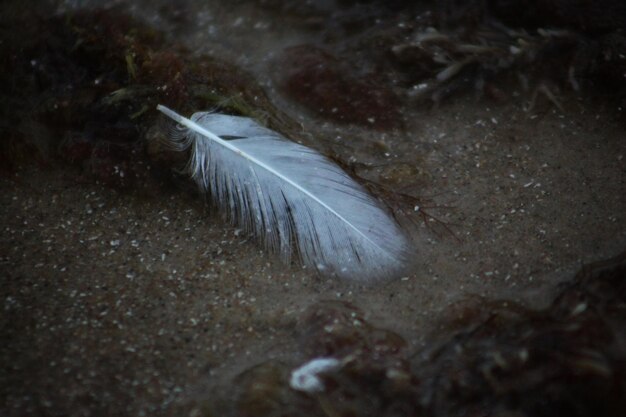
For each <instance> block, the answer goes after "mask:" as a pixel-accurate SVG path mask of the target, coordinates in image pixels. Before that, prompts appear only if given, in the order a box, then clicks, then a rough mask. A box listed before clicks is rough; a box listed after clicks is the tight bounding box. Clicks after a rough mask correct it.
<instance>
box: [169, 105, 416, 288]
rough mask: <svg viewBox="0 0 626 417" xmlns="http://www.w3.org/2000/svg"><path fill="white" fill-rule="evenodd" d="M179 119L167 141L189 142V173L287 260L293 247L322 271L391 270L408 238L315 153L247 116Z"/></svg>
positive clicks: (348, 275) (364, 273)
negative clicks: (177, 128) (176, 128)
mask: <svg viewBox="0 0 626 417" xmlns="http://www.w3.org/2000/svg"><path fill="white" fill-rule="evenodd" d="M157 109H158V110H160V111H161V112H163V113H164V114H165V115H167V116H168V117H170V118H171V119H173V120H175V121H176V122H178V123H179V124H180V125H183V126H184V128H181V127H179V129H182V130H179V131H178V132H177V133H174V134H172V135H171V136H170V137H169V139H168V143H169V145H170V146H171V147H172V148H173V149H175V150H178V151H184V150H186V149H188V148H189V147H191V156H190V161H189V164H188V166H187V170H188V173H189V174H190V175H191V177H192V178H193V179H194V181H195V182H196V183H197V184H198V186H199V187H200V189H201V190H202V191H204V192H208V193H209V194H210V196H211V198H212V199H213V201H214V202H215V203H216V205H217V206H218V207H219V208H220V209H222V210H225V211H226V212H227V213H228V214H229V216H230V217H231V218H232V220H233V221H234V222H235V223H236V224H237V225H238V226H239V227H242V228H244V229H245V230H246V231H248V232H252V233H254V235H256V236H257V238H259V240H261V241H262V242H263V243H264V245H265V247H266V248H267V249H268V250H269V251H271V252H275V253H278V254H279V255H280V257H281V258H282V259H283V260H285V261H287V262H289V260H290V259H291V256H292V254H293V253H297V254H299V256H300V258H301V261H302V262H303V263H304V264H305V265H307V266H309V267H312V268H315V269H317V270H318V271H319V272H321V273H323V274H324V275H327V274H328V275H336V276H339V277H341V278H344V279H349V280H355V281H370V280H373V279H378V278H384V277H389V276H393V275H395V274H397V273H399V271H400V270H401V269H402V268H403V266H404V265H405V263H406V259H407V251H408V248H409V246H410V245H409V243H408V241H407V239H406V237H405V236H404V234H403V233H402V231H401V230H400V229H399V227H398V225H397V224H396V222H395V221H394V220H393V219H392V218H391V217H390V216H389V215H388V214H387V212H386V211H384V210H383V209H382V208H381V206H380V204H379V203H378V202H377V201H376V200H375V199H374V198H373V197H372V196H371V195H369V194H368V193H367V191H366V190H365V189H364V188H363V187H362V186H361V185H359V184H358V183H356V182H355V181H354V180H353V179H351V178H350V177H349V176H348V175H347V174H346V173H345V172H344V171H343V170H342V169H341V168H340V167H339V166H337V165H336V164H335V163H333V162H332V161H330V160H329V159H328V158H326V157H324V156H323V155H321V154H320V153H318V152H316V151H314V150H312V149H310V148H307V147H305V146H302V145H299V144H297V143H294V142H291V141H289V140H287V139H285V138H284V137H283V136H281V135H280V134H279V133H277V132H275V131H272V130H270V129H268V128H266V127H263V126H261V125H260V124H258V123H257V122H255V121H254V120H252V119H249V118H246V117H239V116H229V115H224V114H218V113H212V112H199V113H195V114H194V115H193V116H192V117H191V120H190V119H187V118H185V117H182V116H181V115H179V114H177V113H176V112H174V111H172V110H170V109H169V108H167V107H165V106H161V105H159V106H158V107H157Z"/></svg>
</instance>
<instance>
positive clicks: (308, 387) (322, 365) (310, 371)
mask: <svg viewBox="0 0 626 417" xmlns="http://www.w3.org/2000/svg"><path fill="white" fill-rule="evenodd" d="M340 365H341V362H340V361H339V360H337V359H335V358H317V359H313V360H311V361H309V362H307V363H305V364H304V365H302V366H301V367H299V368H298V369H296V370H294V371H293V372H292V373H291V380H290V381H289V385H290V386H291V388H293V389H295V390H298V391H304V392H321V391H324V384H323V383H322V381H321V380H320V379H319V377H318V375H319V374H321V373H324V372H329V371H333V370H335V369H337V368H338V367H339V366H340Z"/></svg>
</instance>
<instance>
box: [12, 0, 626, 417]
mask: <svg viewBox="0 0 626 417" xmlns="http://www.w3.org/2000/svg"><path fill="white" fill-rule="evenodd" d="M333 3H334V2H331V1H329V2H320V3H318V4H317V5H300V6H298V5H297V4H296V3H295V2H294V4H291V3H288V2H287V3H281V2H277V3H272V2H231V3H229V4H228V6H224V5H223V2H192V1H190V2H185V3H184V4H183V5H182V6H180V8H174V7H173V6H169V3H168V2H162V3H159V4H155V3H154V2H146V4H144V3H142V2H136V3H133V4H126V3H124V2H111V4H112V5H116V7H121V8H122V10H124V11H127V12H129V13H131V14H133V15H134V16H136V17H137V18H139V19H141V20H144V21H146V22H148V23H149V24H150V25H152V26H154V27H155V28H156V29H157V30H158V31H163V32H164V33H165V36H166V38H167V39H168V41H169V42H174V43H178V44H181V45H184V46H185V47H187V48H188V49H189V50H191V51H193V52H192V55H194V54H197V55H210V56H211V57H213V58H214V59H216V60H219V61H226V62H230V63H234V64H235V65H236V66H237V67H239V68H242V69H243V70H245V71H247V72H249V73H250V74H251V75H252V78H253V79H254V80H255V81H256V82H257V83H258V84H259V85H260V86H261V88H262V89H263V91H264V92H265V93H266V94H267V96H268V97H269V100H270V102H271V103H272V104H273V105H274V106H275V107H276V108H277V109H278V110H279V111H280V112H282V113H284V114H285V115H287V117H289V118H291V119H293V120H295V121H296V122H297V123H298V124H299V126H300V127H299V131H298V132H299V133H298V139H300V140H303V141H305V142H306V143H307V144H308V145H310V146H313V147H314V148H317V149H319V150H320V151H323V152H325V153H327V154H329V155H332V156H334V157H336V158H338V159H340V160H341V161H343V162H344V163H346V164H352V166H353V167H355V172H356V173H357V174H358V175H359V176H360V177H363V178H365V179H368V180H371V181H375V182H377V183H379V184H381V185H382V186H383V187H385V188H386V189H388V190H395V191H402V192H404V193H408V194H410V195H413V196H415V197H416V198H417V200H416V201H418V202H419V203H418V205H419V210H417V212H416V213H415V214H414V216H413V217H414V220H416V222H415V225H414V226H411V227H408V226H407V232H408V233H409V234H410V236H411V238H412V239H413V241H414V243H415V264H414V265H413V266H412V268H411V270H410V273H408V274H407V275H406V276H405V277H402V278H401V279H397V280H393V281H390V282H387V283H383V284H378V285H374V286H370V285H353V284H347V283H344V282H338V281H335V280H333V279H328V278H324V277H319V276H317V275H315V274H313V273H312V272H310V271H307V270H305V269H302V268H301V267H299V266H298V265H292V266H285V265H283V264H281V263H280V262H279V261H277V260H275V259H273V258H272V257H269V256H267V255H266V254H265V253H263V252H262V251H261V250H260V249H259V247H258V246H257V245H256V244H255V243H254V242H253V240H251V239H250V238H249V237H247V236H245V235H244V234H242V233H241V231H240V230H238V229H236V228H234V227H232V226H229V225H228V224H227V223H225V222H224V221H223V220H222V219H221V218H220V216H218V215H215V214H209V213H207V211H208V210H207V207H206V206H205V204H204V203H203V201H202V199H201V198H199V197H198V196H196V195H194V194H193V193H189V192H188V191H187V190H186V189H178V188H175V187H172V186H171V184H168V183H165V184H164V183H163V182H162V181H157V180H155V179H147V180H145V184H142V186H141V187H138V188H137V189H131V190H130V191H119V190H115V189H111V188H110V187H107V186H103V185H102V184H98V183H93V181H89V180H87V181H77V180H76V178H77V174H76V169H75V168H68V167H67V166H64V165H55V164H53V167H47V168H45V169H44V168H41V169H40V168H37V167H32V166H31V167H26V168H22V169H19V170H17V172H15V173H12V174H10V175H8V176H4V177H2V179H1V182H0V187H1V189H2V192H1V193H0V195H1V197H0V200H1V205H0V207H1V212H0V215H1V217H2V219H4V220H3V222H2V230H3V237H2V241H1V244H2V263H1V265H0V269H1V270H2V272H1V274H2V276H4V277H5V278H3V286H2V297H3V299H4V311H5V314H6V315H4V317H5V319H4V320H3V326H2V327H3V333H5V336H6V337H5V339H6V340H11V343H10V344H8V345H6V346H5V347H4V348H3V349H2V361H3V363H5V364H7V366H5V369H7V372H6V373H5V375H4V376H3V382H2V385H3V386H4V388H3V391H4V393H3V396H5V398H6V399H7V401H6V403H5V404H6V405H4V406H3V407H4V408H1V409H0V410H3V413H5V414H6V415H24V414H35V413H37V414H39V415H47V414H50V415H52V414H55V415H58V414H64V413H67V414H73V415H100V414H102V415H104V414H106V413H113V414H120V413H121V414H125V415H142V414H143V415H145V414H150V415H152V414H167V413H168V412H169V410H171V409H172V407H173V404H179V405H180V404H183V405H184V406H187V405H188V404H189V403H191V404H195V403H196V402H203V401H207V399H206V398H207V396H209V397H210V396H211V395H212V394H211V393H212V392H213V390H216V392H219V393H220V395H221V396H222V397H226V398H227V397H228V393H229V392H230V389H231V388H230V387H232V386H234V384H236V382H233V381H234V380H233V378H234V376H236V375H238V374H240V373H241V372H243V371H244V370H246V369H249V368H250V367H251V366H253V365H256V364H259V363H262V362H265V361H267V360H269V359H278V360H280V361H282V362H284V363H287V364H288V365H289V366H292V367H293V368H296V367H297V366H299V365H300V364H301V363H303V362H304V361H305V360H306V359H308V358H307V357H306V354H304V353H303V352H302V351H301V350H300V347H299V345H298V343H299V342H298V338H299V337H300V336H298V335H299V334H300V333H301V332H302V325H303V319H302V316H303V312H304V311H305V310H306V309H307V308H308V307H310V306H312V305H316V304H317V303H319V302H321V301H323V300H341V301H346V302H349V303H351V304H352V305H354V306H356V307H357V308H359V309H360V310H361V311H362V312H363V315H364V319H365V320H367V321H368V322H369V323H372V324H373V325H374V326H376V327H379V328H384V329H388V330H391V331H393V332H396V333H397V334H398V335H400V336H401V337H402V338H403V339H404V340H405V341H406V342H407V343H408V347H407V350H409V351H419V350H420V349H422V348H424V347H428V346H431V345H432V344H433V343H434V341H435V340H440V339H441V338H444V337H445V335H446V333H445V331H444V333H439V332H438V331H439V329H440V328H441V327H440V326H441V321H442V320H443V319H446V318H449V314H451V313H450V311H451V309H450V307H451V306H455V305H457V303H458V302H460V301H462V300H465V299H466V298H468V297H472V296H476V295H478V296H481V297H484V299H486V300H499V299H504V298H506V299H510V300H513V301H515V302H518V303H520V304H522V305H526V306H530V307H543V306H545V305H547V303H548V302H549V301H550V300H552V298H553V296H554V294H555V288H556V284H558V283H559V282H562V281H565V280H568V279H570V278H571V277H572V276H573V275H574V273H575V272H576V271H577V270H578V269H579V268H580V267H581V265H583V264H585V263H588V262H592V261H597V260H601V259H606V258H609V257H612V256H615V255H616V254H618V253H620V252H621V251H623V249H624V247H625V244H626V227H625V226H626V218H625V217H624V213H626V210H625V209H626V201H625V197H624V196H625V195H626V187H625V177H624V155H625V154H626V142H625V141H624V133H623V126H622V125H621V124H620V122H619V121H618V119H617V116H616V111H615V109H613V108H609V107H607V106H605V105H598V104H596V103H594V102H592V101H589V100H582V99H579V98H577V97H575V96H574V95H573V94H570V93H567V92H564V93H563V99H562V102H563V103H564V105H563V110H562V111H561V110H559V109H558V108H556V107H555V106H552V105H550V103H549V102H548V103H544V104H545V105H542V106H537V108H535V109H533V110H531V111H528V110H527V99H526V98H525V96H524V95H523V91H522V89H521V88H520V86H519V85H516V84H512V85H510V86H508V87H510V89H512V90H516V89H519V90H520V94H519V95H516V97H518V99H513V100H509V101H505V102H493V101H489V100H487V99H485V98H483V99H474V98H473V97H467V96H461V97H459V98H457V99H455V100H451V101H449V102H445V103H444V104H442V105H440V106H438V107H437V108H436V109H430V108H424V106H418V105H415V104H413V103H411V102H410V100H407V99H402V100H400V101H399V104H398V106H397V114H398V118H399V122H398V124H397V125H393V124H392V125H391V126H387V125H384V126H376V122H372V123H371V125H370V124H368V123H369V122H368V119H369V118H370V116H369V115H368V114H366V115H365V116H364V118H362V119H359V118H358V117H357V118H355V119H354V120H356V122H355V121H354V120H353V121H352V123H344V122H343V121H342V120H341V119H337V118H334V116H333V112H332V109H331V110H328V109H326V110H327V111H321V112H318V111H317V109H316V108H313V107H312V105H311V103H313V105H318V104H319V103H320V101H315V100H313V101H310V100H309V101H307V97H302V96H300V97H299V98H300V99H303V101H302V100H299V99H298V96H297V94H296V95H294V94H290V93H289V89H284V88H282V87H281V86H280V83H281V81H282V80H281V77H282V76H286V74H285V72H284V70H285V67H284V66H283V67H281V65H284V61H283V58H282V57H283V54H284V53H285V49H286V48H289V47H292V46H295V45H300V44H308V45H314V46H315V47H319V48H323V49H324V50H325V51H329V53H331V54H333V55H334V56H335V57H337V60H338V61H339V62H340V64H338V65H339V68H340V69H341V70H342V71H343V70H346V69H348V70H350V71H353V73H352V74H350V73H349V74H348V76H350V77H354V78H350V79H352V80H354V79H356V80H360V79H361V76H362V75H363V73H367V72H368V71H369V70H370V69H369V68H368V67H367V65H370V66H371V68H374V67H375V66H376V63H375V62H374V63H372V62H369V63H367V57H366V56H362V55H359V54H358V53H355V52H354V51H352V50H350V47H351V46H353V45H355V44H358V43H359V41H362V42H365V43H367V42H371V38H370V37H369V33H370V31H368V30H365V29H363V28H361V27H359V26H358V25H357V29H354V32H349V31H347V29H333V19H335V20H337V19H339V20H341V18H345V14H347V13H363V14H364V15H366V12H369V11H370V10H372V9H371V7H373V8H374V10H375V9H376V7H382V6H376V5H374V6H371V7H370V6H368V7H365V6H363V8H362V9H361V8H356V9H343V10H342V9H341V8H339V9H336V8H335V7H333ZM272 4H277V5H275V6H272ZM284 5H287V6H284ZM76 6H77V5H76V4H75V2H63V3H61V5H60V6H59V10H65V9H67V8H73V7H76ZM78 6H80V7H101V6H102V3H101V2H94V3H89V2H87V3H81V4H79V5H78ZM337 10H339V12H337ZM381 13H382V12H381ZM393 13H395V12H394V11H386V10H385V11H384V13H382V15H383V16H385V19H386V20H385V19H381V20H382V21H383V22H382V23H380V25H381V27H383V26H385V25H387V26H389V25H390V23H389V22H394V24H400V23H403V21H402V16H401V15H398V16H395V15H394V14H393ZM337 14H339V15H337ZM390 16H391V17H390ZM394 16H395V17H394ZM394 19H396V20H394ZM353 20H357V21H358V20H359V19H353ZM366 20H367V19H366ZM367 21H368V22H369V20H367ZM391 26H393V25H391ZM385 27H386V26H385ZM372 30H373V29H372ZM337 34H343V35H345V37H344V38H336V36H337ZM364 62H365V63H366V64H365V65H360V64H362V63H364ZM329 65H330V64H329ZM287 75H288V74H287ZM354 82H355V83H357V84H358V82H360V81H354ZM385 88H388V89H390V90H394V92H397V91H396V90H398V88H399V87H397V86H394V87H385ZM351 91H356V90H351ZM359 91H360V90H359ZM323 97H325V98H326V99H328V97H331V98H332V94H331V95H330V96H328V95H326V96H323ZM366 97H369V96H366ZM330 105H332V102H331V104H330ZM342 111H350V107H346V108H345V109H344V110H342ZM372 117H376V115H373V116H372ZM359 120H360V121H362V122H359ZM390 120H391V119H390ZM372 125H374V126H372ZM145 163H146V164H150V161H146V162H145ZM176 184H179V183H176ZM380 198H382V199H384V198H385V194H382V193H381V196H380ZM388 203H390V204H391V205H392V206H394V204H401V203H395V202H393V201H391V202H389V201H388ZM403 208H405V209H406V207H403ZM408 209H409V211H410V209H411V207H409V208H408ZM421 211H426V212H428V214H430V215H432V216H434V217H436V218H437V219H439V220H441V221H442V222H444V223H445V224H446V225H447V226H446V227H445V228H444V227H441V225H440V224H439V223H437V222H436V221H434V220H430V218H428V217H427V218H426V219H425V220H424V219H423V218H422V217H421V216H420V212H421ZM448 229H449V230H448ZM199 398H200V400H199ZM209 402H210V401H209ZM105 410H106V411H105Z"/></svg>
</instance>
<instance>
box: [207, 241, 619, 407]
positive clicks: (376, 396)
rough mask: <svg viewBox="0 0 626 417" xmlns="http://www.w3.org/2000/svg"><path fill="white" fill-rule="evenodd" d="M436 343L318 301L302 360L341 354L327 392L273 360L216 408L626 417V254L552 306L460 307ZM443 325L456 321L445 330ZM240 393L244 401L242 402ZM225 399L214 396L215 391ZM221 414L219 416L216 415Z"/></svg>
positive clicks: (308, 317)
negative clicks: (418, 345) (298, 381)
mask: <svg viewBox="0 0 626 417" xmlns="http://www.w3.org/2000/svg"><path fill="white" fill-rule="evenodd" d="M453 310H454V313H455V315H457V316H459V315H460V316H464V318H463V319H462V320H458V319H457V318H455V320H451V321H450V322H449V323H448V326H452V327H454V328H455V330H452V328H451V327H447V331H448V332H450V333H449V334H452V336H447V337H439V339H440V340H443V342H441V343H439V344H438V345H437V346H436V347H435V348H431V349H428V350H424V351H420V352H411V351H410V350H409V349H408V347H407V344H406V343H405V341H404V340H403V339H402V337H400V336H399V335H397V334H395V333H393V332H390V331H388V330H384V329H379V328H376V327H374V326H372V325H371V324H369V323H368V322H367V321H366V320H365V318H364V316H363V313H362V312H361V311H360V310H358V309H357V308H355V307H353V306H352V305H350V304H347V303H343V302H336V301H333V302H321V303H318V304H316V305H314V306H312V307H311V308H310V309H309V310H308V311H307V312H306V313H305V314H304V318H303V320H302V322H301V326H299V328H301V329H302V330H301V332H300V336H299V341H300V342H299V343H300V352H302V356H303V359H304V360H303V362H305V361H308V360H310V359H312V358H318V357H333V358H337V359H339V360H340V363H341V366H340V367H339V368H338V369H337V370H334V371H329V372H326V373H323V374H321V375H320V378H321V380H322V382H323V385H324V390H323V391H321V392H300V391H296V390H294V389H292V388H290V387H289V375H290V369H294V368H295V367H296V366H291V367H290V366H289V365H288V364H287V363H285V362H283V361H278V360H272V361H269V362H266V363H262V364H260V365H257V366H255V367H253V368H251V369H248V370H247V371H244V372H243V373H242V374H240V375H239V376H238V377H237V378H236V379H235V385H236V387H237V390H236V391H234V392H233V391H230V392H229V393H228V397H229V401H228V402H226V401H224V402H221V403H220V402H219V401H215V400H214V399H213V400H211V401H210V403H209V404H208V409H210V410H212V411H210V412H209V411H207V413H208V415H232V416H252V415H258V412H259V411H262V414H263V415H265V416H296V415H307V416H333V417H334V416H341V417H344V416H345V417H347V416H433V417H434V416H467V415H472V416H512V415H515V416H520V417H521V416H529V417H530V416H533V417H535V416H539V417H541V416H551V417H553V416H567V417H577V416H580V417H583V416H589V415H594V416H606V417H617V416H622V415H624V413H625V412H626V396H624V393H626V331H625V329H626V254H623V255H621V256H620V257H618V258H616V259H613V260H611V261H608V262H605V263H600V264H595V265H591V266H588V267H585V268H583V270H582V271H581V272H580V273H579V274H578V275H577V276H576V277H575V278H574V279H573V280H572V281H571V282H569V283H567V284H566V285H564V286H563V288H562V289H561V290H560V291H559V294H558V295H557V297H556V298H555V299H554V301H553V302H552V304H551V305H550V306H549V307H547V308H546V309H543V310H530V309H526V308H523V307H521V306H519V305H516V304H515V303H511V302H497V303H496V302H491V303H485V302H480V303H471V302H470V303H466V304H465V305H464V306H463V307H462V308H459V307H458V306H457V307H456V308H454V309H453ZM444 328H446V327H445V326H444ZM233 396H234V401H233ZM213 398H215V397H213ZM216 411H219V413H217V414H214V412H216Z"/></svg>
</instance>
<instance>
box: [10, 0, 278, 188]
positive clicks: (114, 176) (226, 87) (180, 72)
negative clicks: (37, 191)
mask: <svg viewBox="0 0 626 417" xmlns="http://www.w3.org/2000/svg"><path fill="white" fill-rule="evenodd" d="M2 8H3V9H2V11H3V12H4V13H2V16H3V17H2V25H1V26H2V28H1V29H0V30H1V31H2V36H3V39H6V42H3V43H1V44H0V53H1V54H2V55H3V56H6V57H7V59H5V60H4V61H3V62H2V64H0V65H2V69H3V73H4V74H7V77H4V78H3V80H2V81H0V98H1V100H0V115H3V116H6V118H4V117H3V120H5V122H4V123H3V124H2V125H0V134H1V135H2V139H3V140H2V143H1V145H2V146H1V148H0V161H2V164H1V165H2V166H3V168H4V169H5V170H6V172H7V173H10V172H12V171H14V170H16V169H17V168H18V167H19V166H22V165H24V164H27V163H28V162H30V161H33V160H35V161H39V162H40V164H42V165H48V164H50V163H51V162H52V161H56V162H59V161H60V162H63V163H66V164H69V165H74V166H77V167H79V168H82V170H81V171H80V172H81V173H80V174H79V177H80V179H82V180H84V179H95V180H97V181H100V182H103V183H105V184H109V185H112V186H116V187H122V188H126V187H129V186H132V185H137V184H139V183H141V182H140V181H138V180H139V179H142V178H143V179H146V178H147V170H146V166H147V165H148V161H147V160H146V153H145V152H144V151H145V150H146V147H145V146H144V145H145V143H144V142H142V140H141V139H142V138H144V137H148V138H149V137H150V135H149V134H148V131H149V129H150V128H154V127H155V123H154V122H155V117H156V116H157V112H156V111H154V109H155V107H156V104H157V103H162V104H166V105H168V106H171V107H173V108H176V109H178V110H179V111H181V112H191V111H192V110H195V109H211V108H213V109H219V110H221V111H224V112H228V113H232V114H239V115H245V116H251V117H255V118H256V119H258V120H260V121H261V122H264V123H266V124H274V125H275V127H276V125H281V126H282V127H284V126H283V125H284V124H285V123H286V122H285V119H284V118H281V116H280V115H279V114H278V112H277V111H276V110H275V109H274V108H273V106H271V104H270V103H269V101H268V100H267V99H266V96H265V94H264V93H263V91H262V90H261V89H260V88H259V87H258V86H257V85H256V84H255V83H254V82H253V80H252V78H251V77H250V76H248V75H247V74H245V73H243V72H242V71H240V70H237V69H236V68H235V67H233V66H232V65H229V64H228V63H225V62H221V61H216V60H214V59H211V58H209V57H198V58H191V57H190V55H191V54H190V53H189V51H188V50H186V49H185V48H184V47H182V46H181V45H178V44H174V43H168V42H167V41H166V40H165V39H164V36H163V35H162V33H160V32H159V31H157V30H155V29H153V28H152V27H150V26H149V25H146V24H144V23H142V22H141V21H139V20H137V19H135V18H133V17H131V16H130V15H128V14H127V13H125V12H124V11H123V10H121V9H119V8H109V9H94V10H77V11H72V12H67V13H65V14H61V15H54V13H53V12H52V11H51V10H47V9H46V8H45V7H43V8H42V9H41V10H38V11H37V12H35V11H32V10H25V9H24V8H23V7H22V8H20V5H19V4H18V3H17V2H9V3H6V4H4V5H3V6H2ZM50 16H52V17H50ZM25 28H26V30H27V32H28V33H25V32H24V30H25ZM5 36H6V38H5ZM153 130H154V129H153ZM147 150H148V156H149V157H150V158H151V159H152V161H153V162H154V161H156V160H159V159H160V157H161V156H162V155H161V154H162V152H161V151H160V150H159V149H156V150H155V149H154V147H153V146H149V147H148V149H147Z"/></svg>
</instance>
